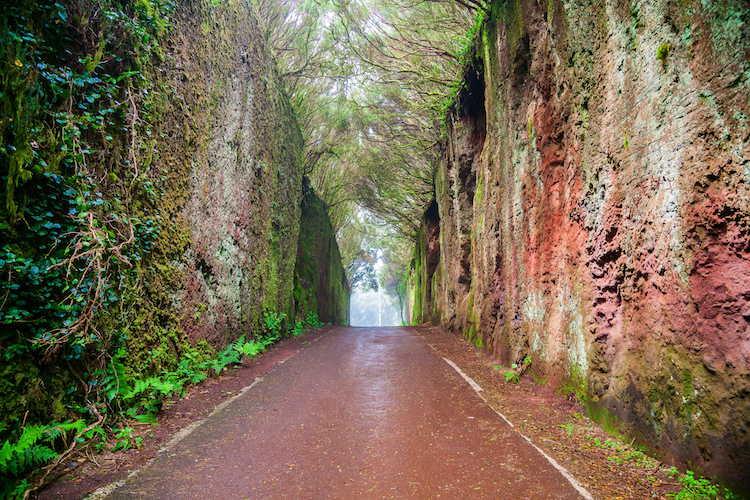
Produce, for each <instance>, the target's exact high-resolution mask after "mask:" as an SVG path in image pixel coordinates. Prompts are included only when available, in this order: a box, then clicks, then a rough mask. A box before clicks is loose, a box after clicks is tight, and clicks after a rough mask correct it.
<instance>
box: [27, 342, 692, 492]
mask: <svg viewBox="0 0 750 500" xmlns="http://www.w3.org/2000/svg"><path fill="white" fill-rule="evenodd" d="M328 331H329V327H325V328H322V329H320V330H311V331H308V332H305V333H304V334H303V335H302V336H300V337H297V338H292V339H287V340H284V341H282V342H280V343H279V344H277V345H276V346H274V347H273V348H272V349H270V350H268V351H267V352H265V353H263V354H261V355H260V356H258V357H256V358H254V359H252V360H250V361H245V362H244V363H243V364H242V365H239V366H238V367H237V368H235V369H233V370H230V371H228V372H226V373H225V374H223V375H222V376H220V377H218V378H214V379H210V380H208V381H206V382H204V383H202V384H200V385H198V386H195V387H193V388H191V390H190V391H189V393H188V394H187V395H186V396H185V397H184V398H182V399H180V400H177V401H173V402H170V403H169V404H167V405H165V408H164V409H163V410H162V411H161V412H160V413H159V415H158V416H157V422H156V425H144V424H139V423H136V422H130V423H128V424H127V425H128V426H131V427H133V429H134V431H133V435H134V436H140V437H141V438H142V439H143V441H142V447H141V449H140V450H136V449H131V450H127V451H119V452H106V453H100V454H88V455H85V456H83V455H82V456H79V457H77V458H75V459H73V460H71V462H70V466H69V468H68V469H67V470H65V471H63V472H62V474H61V476H60V478H59V479H58V480H57V481H56V482H55V483H53V484H52V485H50V486H49V487H48V488H46V489H45V490H43V491H42V492H40V493H39V495H38V498H42V499H51V498H66V499H76V498H85V497H86V496H87V495H89V494H91V493H92V492H94V491H95V490H96V489H98V488H100V487H103V486H105V485H107V484H110V483H112V482H115V481H119V480H121V479H124V478H125V477H126V476H127V475H128V474H129V473H130V472H131V471H133V470H136V469H138V468H140V467H143V466H144V465H146V464H147V462H148V461H149V460H150V459H152V458H153V457H155V456H156V454H157V453H158V451H159V449H160V448H161V447H162V446H163V445H164V444H165V443H166V442H167V441H168V440H169V439H170V437H171V436H172V435H173V434H174V433H175V432H177V431H179V430H180V429H182V428H184V427H185V426H187V425H189V424H191V423H193V422H196V421H198V420H201V419H204V418H206V417H207V416H208V415H209V414H210V413H211V411H212V410H213V409H214V407H216V405H218V404H220V403H222V402H224V401H226V400H227V399H228V398H230V397H232V396H234V395H235V394H237V393H238V392H239V391H240V390H241V389H242V388H244V387H246V386H248V385H250V384H252V383H253V381H255V379H256V378H258V377H262V376H263V375H264V374H265V373H268V372H269V371H270V370H271V369H273V368H274V367H275V366H276V365H277V364H278V363H280V362H282V361H284V360H285V359H288V358H289V357H291V356H293V355H294V354H296V353H297V352H298V351H299V349H301V348H303V347H304V346H305V345H306V344H307V343H308V342H310V341H311V340H313V339H315V338H317V337H320V336H322V335H325V334H326V333H327V332H328ZM418 332H419V334H420V335H421V336H422V337H423V338H424V339H425V341H427V342H428V343H429V344H430V345H431V346H432V347H433V349H434V350H435V351H436V352H437V354H438V355H440V356H442V357H445V358H447V359H450V360H451V361H453V362H454V363H456V364H457V365H458V366H459V367H460V368H461V370H462V371H463V372H464V373H466V374H467V375H468V376H469V377H471V378H472V379H474V380H475V381H476V382H477V383H478V384H479V385H480V386H481V387H482V388H483V391H482V395H483V397H484V398H485V399H486V400H487V402H488V403H489V404H490V405H491V406H492V407H493V408H494V409H495V410H496V411H499V412H500V413H502V415H504V416H505V417H506V418H507V420H509V421H510V422H511V423H512V424H513V425H514V426H515V428H516V429H517V430H518V431H519V432H521V433H522V434H524V435H525V436H527V437H528V438H529V439H530V440H531V441H532V443H533V444H534V445H536V446H537V447H539V448H540V449H542V450H543V451H544V452H545V453H546V454H547V455H549V456H550V457H552V458H553V459H554V460H555V461H557V462H558V463H559V464H560V465H562V466H563V467H565V468H566V469H567V470H568V471H570V472H571V473H572V474H573V476H574V477H575V478H576V480H577V481H578V482H579V483H581V484H582V485H583V486H584V487H585V488H586V489H587V490H588V491H589V492H590V493H591V494H592V495H593V496H594V498H597V499H646V498H649V499H652V498H657V499H666V494H667V493H670V492H674V491H678V490H679V489H680V487H679V485H678V484H677V483H676V481H675V480H673V479H670V478H669V477H668V475H667V474H666V470H667V466H666V465H664V464H661V463H660V462H658V461H655V460H652V459H648V458H647V457H643V456H642V455H641V454H639V453H638V452H637V450H634V449H632V448H630V447H629V446H628V445H623V444H621V443H618V442H615V441H613V440H611V438H609V436H607V434H606V433H605V432H604V431H603V430H602V429H601V428H599V427H598V426H597V425H596V424H594V423H593V422H592V421H591V420H590V419H589V418H588V417H587V416H586V414H585V413H586V412H585V410H584V409H583V407H581V406H580V405H579V404H578V403H576V402H573V401H570V400H569V399H567V398H565V397H563V396H561V395H559V394H556V393H555V392H554V391H553V390H552V388H550V387H548V386H541V385H538V384H536V383H534V382H533V381H532V379H531V377H530V376H524V377H522V378H521V380H520V381H519V383H506V381H505V374H504V370H503V369H500V368H496V367H499V365H500V364H499V362H497V360H495V359H493V358H492V357H491V355H490V354H489V353H488V352H487V351H484V350H482V349H478V348H477V347H475V346H474V345H473V344H471V343H469V342H467V341H465V340H464V339H463V338H461V337H458V336H455V335H452V334H449V333H446V332H443V331H442V330H440V329H438V328H420V329H419V330H418ZM608 439H610V441H608Z"/></svg>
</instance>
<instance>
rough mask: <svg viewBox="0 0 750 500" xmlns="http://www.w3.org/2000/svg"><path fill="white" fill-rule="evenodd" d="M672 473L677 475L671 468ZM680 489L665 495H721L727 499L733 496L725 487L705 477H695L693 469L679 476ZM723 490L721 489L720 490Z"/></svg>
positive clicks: (697, 498) (685, 498)
mask: <svg viewBox="0 0 750 500" xmlns="http://www.w3.org/2000/svg"><path fill="white" fill-rule="evenodd" d="M672 473H673V475H677V470H676V469H674V468H672ZM679 481H680V484H681V485H682V490H681V491H678V492H677V493H671V494H668V495H667V497H669V498H672V499H674V500H703V499H718V498H721V497H720V496H719V495H720V493H721V496H723V497H724V498H725V499H727V500H729V499H732V498H735V496H734V494H732V492H730V491H729V490H727V489H725V488H720V487H719V486H718V485H716V484H713V483H712V482H711V481H710V480H708V479H706V478H696V477H695V474H694V473H693V471H690V470H689V471H687V472H685V475H684V476H682V477H680V478H679ZM721 490H723V491H721Z"/></svg>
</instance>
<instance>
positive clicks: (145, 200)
mask: <svg viewBox="0 0 750 500" xmlns="http://www.w3.org/2000/svg"><path fill="white" fill-rule="evenodd" d="M173 8H174V2H172V1H171V0H156V1H152V2H136V1H132V2H131V1H126V2H120V1H114V0H111V1H110V0H103V1H98V2H92V1H81V2H60V3H51V2H36V1H32V0H20V1H17V2H6V3H4V4H3V6H2V10H1V12H0V14H2V15H0V38H1V39H2V41H3V44H2V46H3V48H4V50H5V51H6V54H5V55H6V57H7V58H8V59H9V60H10V61H12V62H13V64H10V65H6V66H5V67H4V68H3V71H2V74H1V75H0V78H2V81H3V84H2V89H3V90H2V93H0V111H1V113H0V116H3V117H4V118H3V119H0V200H1V201H2V203H0V240H1V241H3V242H4V244H3V245H2V248H0V324H2V328H1V329H0V345H2V351H1V352H0V356H2V358H3V363H4V364H7V365H8V366H15V367H18V370H19V371H20V372H32V373H41V372H45V373H47V372H49V367H51V366H52V367H54V366H66V367H67V368H68V371H66V372H65V375H64V376H62V377H60V376H56V377H54V380H52V381H47V382H48V383H49V385H52V386H54V387H55V389H56V390H59V391H60V392H61V393H62V394H65V398H64V399H65V401H64V404H63V402H60V403H59V404H58V406H57V408H58V409H57V411H56V415H60V414H61V413H63V412H64V411H65V406H68V408H75V407H78V408H83V409H84V413H85V412H88V410H86V409H87V408H89V407H90V404H91V403H94V404H99V403H101V402H103V401H105V400H106V399H108V396H106V395H105V394H103V393H102V392H101V389H102V388H103V387H105V385H104V384H102V383H100V382H103V380H100V378H102V377H106V376H107V374H108V373H109V372H108V369H106V368H105V367H107V366H108V363H109V362H110V361H111V359H110V358H111V355H110V353H111V352H113V351H114V350H116V349H117V348H118V347H119V346H121V345H122V343H123V342H124V341H125V339H126V336H127V334H126V332H125V331H123V329H121V328H117V327H113V326H112V324H117V323H118V321H113V320H112V318H111V313H113V312H117V314H118V315H119V318H118V319H119V324H120V325H118V326H124V328H125V329H126V328H127V325H129V324H131V323H132V321H133V320H132V318H128V317H127V316H128V313H129V311H130V310H131V302H132V301H133V299H128V298H127V297H124V296H123V292H122V291H123V290H132V289H137V288H138V286H139V285H140V283H141V282H142V281H143V279H144V275H145V274H146V273H147V272H148V270H146V269H145V268H143V267H142V262H143V257H144V256H145V255H146V254H148V253H149V252H151V251H152V249H153V248H154V247H155V245H156V241H157V239H158V238H159V233H160V228H161V226H162V220H161V217H160V214H159V210H158V208H157V206H158V201H159V199H160V197H161V187H160V185H161V184H160V183H161V181H162V180H163V179H162V178H161V177H158V174H156V173H155V172H154V171H152V169H151V168H150V163H151V161H152V160H153V159H154V158H156V157H158V153H157V152H155V151H153V142H152V139H151V138H150V135H151V121H152V120H153V115H152V111H153V109H154V106H155V102H156V101H157V100H158V99H159V98H160V97H159V96H160V95H161V92H162V89H161V88H160V87H158V86H157V85H156V83H155V82H153V81H150V80H149V79H148V78H147V76H146V75H147V69H148V68H149V67H150V65H151V63H152V61H153V60H154V59H160V58H161V57H162V53H161V48H160V47H159V43H158V40H159V39H160V37H162V36H163V35H164V33H165V32H166V30H167V29H168V27H169V26H168V19H169V16H170V13H171V12H172V10H173ZM6 118H7V119H6ZM26 380H28V379H26ZM19 392H20V391H19ZM32 410H33V411H32V414H31V416H30V418H31V419H33V420H37V421H39V420H41V419H42V418H49V417H48V415H49V408H32ZM89 413H90V412H89ZM18 417H19V415H17V414H8V415H4V416H3V418H4V420H3V422H4V424H5V425H9V424H10V423H12V421H13V418H16V419H17V418H18ZM7 434H8V431H6V432H3V433H0V435H2V437H6V436H7Z"/></svg>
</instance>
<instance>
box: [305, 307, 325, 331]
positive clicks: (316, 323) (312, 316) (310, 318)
mask: <svg viewBox="0 0 750 500" xmlns="http://www.w3.org/2000/svg"><path fill="white" fill-rule="evenodd" d="M305 326H310V327H312V328H320V327H321V326H323V323H321V322H320V320H319V319H318V313H316V312H315V311H310V312H308V313H307V316H306V317H305Z"/></svg>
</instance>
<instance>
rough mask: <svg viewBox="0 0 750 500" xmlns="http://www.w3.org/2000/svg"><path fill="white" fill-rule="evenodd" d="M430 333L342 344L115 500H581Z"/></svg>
mask: <svg viewBox="0 0 750 500" xmlns="http://www.w3.org/2000/svg"><path fill="white" fill-rule="evenodd" d="M419 332H420V329H419V328H413V327H404V328H354V327H338V328H333V329H330V330H328V331H327V332H326V333H325V334H324V335H322V336H321V337H319V338H317V339H316V340H315V341H313V342H310V343H309V344H308V345H306V346H305V347H304V348H303V349H302V350H300V351H299V352H298V353H297V354H296V355H295V356H294V357H292V358H289V359H288V360H286V361H285V362H284V363H283V364H280V365H278V366H277V367H276V368H275V369H273V370H272V371H271V372H269V373H268V374H266V375H265V376H264V377H263V378H262V379H257V380H256V383H255V384H254V385H253V386H252V387H251V388H250V389H248V390H246V391H245V392H244V394H242V395H240V396H239V397H237V398H236V399H234V400H233V401H232V402H231V403H229V404H228V405H226V406H225V407H223V408H222V409H220V410H218V411H217V412H215V414H214V415H213V416H211V417H210V418H208V419H206V420H205V421H204V423H203V424H202V425H200V426H199V427H197V428H196V429H195V430H194V431H193V432H192V433H190V434H189V435H188V436H187V437H185V438H184V439H183V440H182V441H180V442H179V443H177V444H175V445H174V446H173V447H171V448H170V449H169V450H168V451H165V452H163V453H160V454H159V455H158V456H157V457H156V459H155V460H154V462H153V463H152V464H150V465H149V466H148V467H146V468H144V469H143V470H141V471H140V472H139V473H137V474H136V475H135V476H133V477H131V478H129V479H128V480H127V481H126V482H125V484H124V485H123V486H121V487H120V488H118V489H117V490H115V491H114V492H113V493H112V494H111V495H109V497H108V498H112V499H120V498H148V499H156V498H202V499H209V498H217V499H219V498H220V499H248V498H249V499H267V498H305V499H307V498H316V499H317V498H415V499H416V498H431V499H432V498H447V499H454V498H472V499H475V498H476V499H481V498H493V499H499V498H513V499H523V498H529V499H532V498H533V499H537V498H555V499H565V498H579V494H578V492H577V491H576V490H575V489H574V488H573V487H572V486H571V484H570V483H569V482H568V481H567V480H566V479H565V478H564V477H563V476H562V474H561V473H560V472H558V471H557V470H556V469H555V468H554V467H553V466H552V465H551V464H550V462H549V461H547V459H545V458H544V457H543V456H542V455H541V454H540V453H539V452H538V451H537V450H535V449H534V448H533V447H532V446H531V445H530V444H528V443H527V442H526V441H525V440H524V439H523V438H522V437H521V436H520V435H519V434H518V433H516V432H515V431H514V430H513V429H512V428H510V427H509V426H508V424H507V423H506V422H505V421H503V419H502V418H501V417H500V416H499V415H498V414H497V413H495V412H494V410H492V409H491V408H490V407H489V406H488V405H487V404H486V403H485V402H484V401H483V400H482V399H481V398H480V397H479V396H478V395H477V394H476V393H475V392H474V391H473V390H472V388H471V387H470V386H469V384H468V383H467V382H466V381H465V380H464V379H463V378H462V377H461V376H460V375H459V374H458V373H457V372H456V371H455V370H454V369H453V368H451V366H449V365H448V363H446V362H445V361H444V360H443V359H442V358H440V357H439V356H438V355H437V354H436V353H435V352H434V351H433V350H432V349H431V348H430V347H429V346H428V345H427V343H426V342H425V341H424V340H423V339H422V338H421V337H420V335H419Z"/></svg>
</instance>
